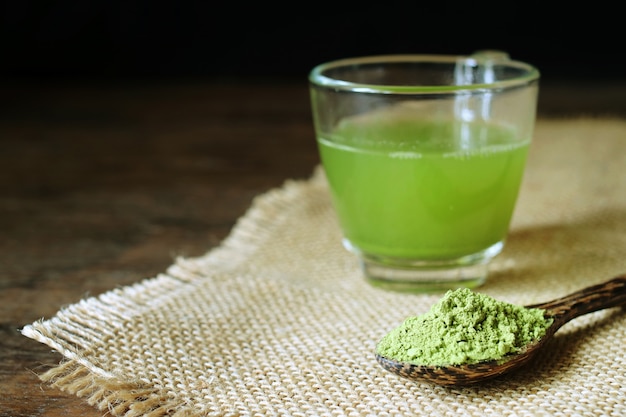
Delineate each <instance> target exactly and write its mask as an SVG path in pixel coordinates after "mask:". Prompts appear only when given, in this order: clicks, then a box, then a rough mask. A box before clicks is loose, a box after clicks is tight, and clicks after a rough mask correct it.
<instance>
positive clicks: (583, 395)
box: [22, 118, 626, 417]
mask: <svg viewBox="0 0 626 417" xmlns="http://www.w3.org/2000/svg"><path fill="white" fill-rule="evenodd" d="M624 272H626V121H623V120H618V119H606V118H602V119H600V118H583V119H579V118H576V119H559V120H539V121H538V123H537V126H536V134H535V140H534V143H533V145H532V147H531V153H530V156H529V161H528V165H527V171H526V175H525V177H524V181H523V185H522V190H521V193H520V197H519V200H518V205H517V208H516V211H515V214H514V219H513V223H512V226H511V232H510V235H509V237H508V239H507V241H506V245H505V249H504V251H503V252H502V253H501V254H500V255H499V256H498V257H497V258H496V260H495V261H494V263H493V265H492V268H491V275H490V278H489V279H488V281H487V282H486V283H485V285H484V286H482V287H480V288H479V289H477V291H480V292H483V293H486V294H488V295H491V296H492V297H495V298H497V299H500V300H503V301H508V302H512V303H516V304H520V305H525V304H531V303H538V302H542V301H548V300H551V299H554V298H558V297H561V296H563V295H566V294H568V293H570V292H573V291H575V290H578V289H581V288H583V287H586V286H589V285H592V284H596V283H599V282H602V281H606V280H608V279H610V278H612V277H613V276H616V275H619V274H621V273H624ZM440 298H441V294H404V293H395V292H390V291H385V290H381V289H377V288H374V287H372V286H371V285H369V284H368V283H367V282H366V281H365V280H364V279H363V277H362V276H361V272H360V270H359V266H358V264H357V262H356V259H355V258H354V256H353V255H352V254H350V253H349V252H347V251H346V250H345V249H344V248H343V246H342V244H341V233H340V231H339V227H338V225H337V221H336V218H335V215H334V212H333V210H332V208H331V205H330V201H329V194H328V189H327V185H326V182H325V177H324V175H323V171H322V170H321V169H316V170H315V171H314V172H313V173H312V176H311V178H309V179H306V180H287V181H286V182H285V184H284V186H282V187H280V188H277V189H274V190H271V191H269V192H267V193H265V194H263V195H260V196H258V197H257V198H256V199H255V200H254V201H253V203H252V205H251V207H250V209H249V210H248V212H247V213H246V214H245V215H244V216H243V217H242V218H241V219H240V220H239V221H238V222H237V224H236V226H235V227H234V228H233V230H232V232H231V233H230V235H229V237H227V238H226V239H225V240H224V241H223V242H222V243H221V245H220V246H219V247H217V248H214V249H211V250H210V251H208V252H207V253H206V254H205V255H204V256H201V257H197V258H180V259H177V260H176V261H175V262H174V263H173V265H171V267H170V268H168V269H167V270H166V271H164V272H163V274H160V275H158V276H156V277H152V278H146V279H145V280H143V281H141V282H139V283H137V284H135V285H132V286H129V287H124V288H119V289H114V290H112V291H110V292H108V293H105V294H103V295H101V296H98V297H93V298H88V299H85V300H82V301H80V302H78V303H77V304H74V305H70V306H68V307H66V308H63V309H62V310H61V311H59V312H58V314H57V315H55V316H54V317H52V318H51V319H48V320H45V321H44V320H42V321H38V322H35V323H33V324H30V325H28V326H25V327H24V328H23V329H22V332H23V334H24V335H25V336H27V337H29V338H32V339H35V340H37V341H39V342H41V343H44V344H46V345H48V346H50V347H52V348H54V349H55V350H57V351H59V352H60V353H61V354H62V355H63V357H64V360H63V361H62V362H61V363H60V364H59V365H58V366H57V367H55V368H53V369H50V370H49V371H46V373H44V374H42V375H41V378H42V379H43V380H44V381H47V382H49V383H50V384H52V385H54V386H56V387H58V388H60V389H62V390H64V391H67V392H70V393H73V394H75V395H77V396H80V397H83V398H85V399H86V401H88V402H89V403H90V404H92V405H94V406H95V407H97V408H98V409H100V410H103V413H109V414H110V415H114V416H127V417H130V416H165V415H171V416H249V415H255V416H261V415H276V416H277V415H280V416H409V415H427V416H470V415H471V416H474V415H475V416H541V415H559V416H560V415H563V416H565V415H567V416H624V415H626V353H625V350H624V343H625V342H626V314H625V313H624V311H623V309H620V308H613V309H606V310H602V311H598V312H595V313H591V314H587V315H585V316H581V317H579V318H577V319H575V320H573V321H571V322H569V323H567V324H566V325H565V326H564V327H563V328H562V329H561V330H560V331H559V332H557V335H556V336H555V338H554V339H553V340H552V341H550V342H549V343H547V345H546V346H545V348H544V350H543V351H542V353H541V354H539V355H538V357H537V358H536V359H535V360H534V361H533V362H532V363H531V364H529V365H528V366H527V367H524V368H523V369H521V370H519V371H516V372H514V373H512V374H509V375H507V376H502V377H499V378H497V379H492V380H490V381H487V382H485V383H482V384H480V385H476V386H469V387H464V388H445V387H441V386H437V385H432V384H429V383H427V382H415V381H410V380H408V379H403V378H401V377H399V376H396V375H394V374H391V373H389V372H387V371H385V370H383V369H382V368H381V367H380V366H379V365H378V364H377V362H376V360H375V358H374V350H375V346H376V343H377V341H378V340H379V339H380V338H381V337H382V336H384V335H385V334H386V333H387V332H388V331H389V330H391V329H392V328H394V327H395V326H397V325H398V324H400V323H401V322H402V321H403V320H404V319H405V318H406V317H407V316H410V315H418V314H423V313H425V312H426V311H428V309H429V308H430V307H431V306H432V305H433V304H434V303H436V302H437V301H438V300H439V299H440Z"/></svg>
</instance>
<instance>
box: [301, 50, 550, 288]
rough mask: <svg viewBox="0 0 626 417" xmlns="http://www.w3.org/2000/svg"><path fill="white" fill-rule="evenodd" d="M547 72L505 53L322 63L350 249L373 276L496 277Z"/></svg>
mask: <svg viewBox="0 0 626 417" xmlns="http://www.w3.org/2000/svg"><path fill="white" fill-rule="evenodd" d="M539 77H540V75H539V71H538V70H537V69H536V68H535V67H533V66H532V65H529V64H526V63H523V62H518V61H514V60H511V59H510V58H509V56H508V55H507V54H506V53H504V52H498V51H481V52H477V53H475V54H473V55H470V56H449V55H388V56H370V57H359V58H349V59H343V60H338V61H333V62H329V63H324V64H321V65H318V66H317V67H315V68H313V69H312V71H311V72H310V74H309V85H310V96H311V106H312V113H313V120H314V127H315V133H316V137H317V143H318V148H319V152H320V157H321V161H322V166H323V168H324V171H325V175H326V177H327V180H328V184H329V188H330V191H331V194H332V200H333V205H334V208H335V210H336V213H337V215H338V219H339V223H340V225H341V228H342V232H343V235H344V245H345V246H346V247H347V248H348V249H349V250H350V251H352V252H353V253H355V254H356V255H357V256H358V257H359V259H360V261H361V264H362V267H363V271H364V275H365V276H366V277H367V279H368V280H369V281H370V282H371V283H372V284H374V285H377V286H382V287H385V288H389V289H395V290H402V291H415V292H430V291H443V290H447V289H454V288H459V287H468V288H474V287H477V286H479V285H481V284H483V283H484V282H485V280H486V278H487V272H488V264H489V262H490V260H492V258H493V257H494V256H496V255H497V254H498V253H500V251H501V250H502V247H503V245H504V241H505V238H506V236H507V233H508V229H509V224H510V221H511V217H512V215H513V212H514V208H515V203H516V200H517V196H518V192H519V188H520V183H521V181H522V177H523V172H524V169H525V163H526V156H527V153H528V148H529V146H530V143H531V140H532V135H533V129H534V124H535V114H536V105H537V95H538V85H539Z"/></svg>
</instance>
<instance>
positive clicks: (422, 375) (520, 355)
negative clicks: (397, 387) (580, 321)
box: [376, 274, 626, 386]
mask: <svg viewBox="0 0 626 417" xmlns="http://www.w3.org/2000/svg"><path fill="white" fill-rule="evenodd" d="M623 305H626V274H625V275H621V276H618V277H615V278H613V279H611V280H609V281H606V282H604V283H601V284H597V285H593V286H590V287H587V288H583V289H582V290H579V291H576V292H574V293H572V294H570V295H567V296H565V297H562V298H559V299H556V300H553V301H548V302H546V303H542V304H535V305H530V306H527V307H529V308H539V309H542V310H544V316H545V317H546V318H551V319H553V321H552V324H551V325H550V327H548V329H547V330H546V332H545V334H544V335H543V337H541V338H540V339H538V340H535V341H533V342H532V343H530V344H528V345H527V346H525V347H524V348H523V349H522V350H520V351H518V352H516V353H513V354H509V355H506V356H505V357H503V358H501V359H498V360H491V361H482V362H477V363H470V364H461V365H448V366H430V365H416V364H412V363H406V362H401V361H397V360H394V359H392V358H386V357H384V356H381V355H379V354H376V360H377V361H378V363H379V364H380V365H381V366H382V367H383V368H384V369H386V370H387V371H389V372H392V373H394V374H397V375H399V376H401V377H404V378H409V379H414V380H425V381H429V382H433V383H435V384H438V385H444V386H463V385H470V384H475V383H478V382H481V381H485V380H487V379H491V378H494V377H497V376H499V375H502V374H505V373H508V372H511V371H513V370H515V369H518V368H520V367H522V366H524V365H525V364H527V363H528V362H529V361H530V360H531V359H532V358H533V357H534V356H535V355H536V354H537V352H538V351H539V350H540V349H541V347H542V346H544V344H545V343H546V342H547V341H548V340H549V339H550V338H551V337H552V336H554V334H555V333H556V332H557V330H559V329H560V328H561V327H562V326H563V325H564V324H565V323H567V322H568V321H570V320H573V319H575V318H576V317H580V316H582V315H584V314H588V313H592V312H594V311H598V310H603V309H606V308H611V307H618V306H623Z"/></svg>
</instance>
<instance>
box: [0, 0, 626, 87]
mask: <svg viewBox="0 0 626 417" xmlns="http://www.w3.org/2000/svg"><path fill="white" fill-rule="evenodd" d="M431 3H436V2H428V3H426V2H421V3H420V2H406V3H391V2H384V1H379V2H376V3H369V4H368V3H367V2H360V3H353V4H351V5H349V4H346V3H333V2H332V1H331V2H326V3H319V2H318V3H315V2H301V3H296V2H290V3H282V4H281V3H276V4H273V3H269V2H263V3H261V2H256V3H245V2H224V1H222V2H210V1H203V2H189V1H180V2H176V1H170V2H169V3H164V2H153V1H113V0H112V1H87V0H85V1H69V2H54V1H52V2H33V1H28V0H26V1H20V0H14V1H3V2H2V3H1V9H0V12H1V17H0V19H1V21H0V23H1V25H0V39H1V40H0V46H1V53H2V57H1V68H0V77H2V79H3V80H5V81H7V80H9V81H10V80H13V79H22V80H23V79H27V80H35V79H38V80H39V79H45V80H67V79H71V80H76V79H150V78H155V79H164V78H193V79H197V78H201V79H204V78H211V79H228V78H234V77H254V78H258V77H263V78H270V79H275V78H280V79H295V80H304V79H306V74H307V73H308V71H309V70H310V69H311V67H313V66H314V65H316V64H318V63H321V62H324V61H328V60H332V59H337V58H344V57H348V56H358V55H369V54H387V53H446V54H448V53H449V54H470V53H472V52H473V51H475V50H479V49H500V50H505V51H507V52H509V54H510V55H511V57H512V58H515V59H519V60H523V61H527V62H530V63H532V64H534V65H536V66H537V67H538V68H539V69H540V71H541V73H542V79H543V81H548V82H549V81H554V80H561V79H563V80H567V79H580V80H583V81H586V80H589V81H598V80H601V81H606V80H608V81H611V80H615V79H624V78H625V74H626V66H625V64H624V58H623V56H624V46H623V44H624V38H625V36H624V34H623V33H624V31H623V29H624V24H623V23H622V22H620V21H619V17H620V16H621V15H622V13H621V11H620V10H619V8H618V3H613V4H614V5H615V6H606V5H602V4H600V3H594V4H591V2H585V3H584V4H583V3H579V4H578V5H577V4H576V3H573V2H568V3H563V4H567V8H564V7H559V6H555V5H553V4H548V3H549V2H544V3H545V4H544V5H541V4H535V5H530V4H526V3H513V2H508V3H506V4H505V3H502V4H500V5H497V6H496V5H489V4H488V3H474V2H472V3H469V2H464V3H458V4H455V3H450V2H438V3H437V4H431ZM583 6H584V7H583Z"/></svg>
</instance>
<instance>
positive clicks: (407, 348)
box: [377, 288, 552, 366]
mask: <svg viewBox="0 0 626 417" xmlns="http://www.w3.org/2000/svg"><path fill="white" fill-rule="evenodd" d="M551 323H552V320H551V319H547V318H545V317H544V311H543V310H541V309H534V308H527V307H522V306H518V305H515V304H510V303H507V302H503V301H499V300H496V299H494V298H492V297H489V296H487V295H485V294H480V293H476V292H473V291H472V290H470V289H468V288H459V289H457V290H454V291H448V292H447V293H446V294H445V295H444V297H443V298H442V299H441V300H440V301H439V302H438V303H437V304H435V305H433V306H432V307H431V309H430V311H428V312H427V313H426V314H423V315H420V316H414V317H409V318H407V319H406V320H405V321H404V322H403V323H402V324H401V325H400V326H398V327H397V328H395V329H393V330H392V331H391V332H389V333H388V334H387V335H385V336H384V337H383V338H382V339H381V340H380V342H379V343H378V346H377V353H378V354H379V355H381V356H384V357H386V358H389V359H395V360H397V361H401V362H406V363H411V364H414V365H430V366H445V365H461V364H469V363H476V362H482V361H489V360H497V359H501V358H502V357H504V356H505V355H507V354H510V353H516V352H518V351H519V350H520V349H522V348H523V347H524V346H526V345H527V344H529V343H530V342H532V341H533V340H537V339H539V338H541V337H542V336H543V335H544V334H545V331H546V329H547V328H548V327H549V326H550V324H551Z"/></svg>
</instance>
